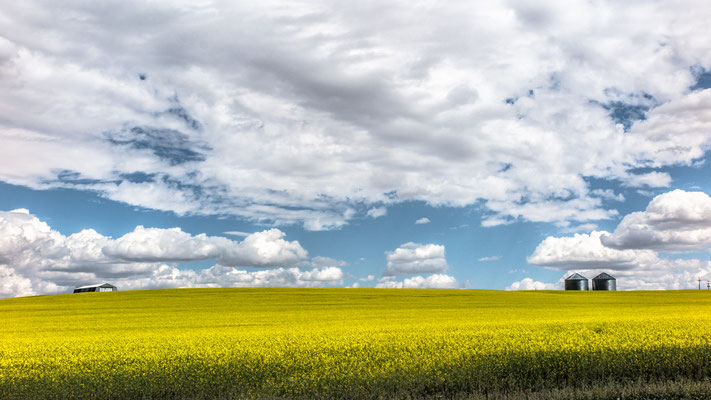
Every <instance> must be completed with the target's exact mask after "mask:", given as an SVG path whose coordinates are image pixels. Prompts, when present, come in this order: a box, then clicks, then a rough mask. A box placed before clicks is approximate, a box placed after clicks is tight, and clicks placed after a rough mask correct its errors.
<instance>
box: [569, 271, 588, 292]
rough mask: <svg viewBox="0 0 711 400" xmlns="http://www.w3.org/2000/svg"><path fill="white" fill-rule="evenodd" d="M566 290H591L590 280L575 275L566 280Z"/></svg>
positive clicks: (577, 274)
mask: <svg viewBox="0 0 711 400" xmlns="http://www.w3.org/2000/svg"><path fill="white" fill-rule="evenodd" d="M565 290H590V289H589V286H588V278H586V277H584V276H582V275H580V274H579V273H577V272H576V273H574V274H573V275H570V276H569V277H567V278H565Z"/></svg>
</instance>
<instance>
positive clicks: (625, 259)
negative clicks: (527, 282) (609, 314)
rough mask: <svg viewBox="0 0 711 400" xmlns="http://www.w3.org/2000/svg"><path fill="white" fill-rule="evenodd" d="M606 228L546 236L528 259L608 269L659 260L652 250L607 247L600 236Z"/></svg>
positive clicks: (561, 266)
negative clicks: (561, 235) (568, 234)
mask: <svg viewBox="0 0 711 400" xmlns="http://www.w3.org/2000/svg"><path fill="white" fill-rule="evenodd" d="M606 234H608V232H605V231H593V232H591V233H590V234H585V233H576V234H575V235H573V236H564V237H554V236H549V237H547V238H545V239H544V240H543V241H542V242H541V243H540V244H539V245H538V246H537V247H536V249H535V250H534V251H533V254H531V255H530V256H528V257H527V258H526V261H528V263H529V264H533V265H539V266H546V267H551V268H556V269H564V270H567V269H570V268H588V269H592V268H607V269H612V270H616V271H620V270H629V269H636V268H650V267H652V266H654V265H656V264H657V263H659V262H660V259H659V257H658V256H657V253H655V252H654V251H652V250H617V249H612V248H609V247H605V246H603V245H602V243H601V242H600V237H601V236H603V235H606Z"/></svg>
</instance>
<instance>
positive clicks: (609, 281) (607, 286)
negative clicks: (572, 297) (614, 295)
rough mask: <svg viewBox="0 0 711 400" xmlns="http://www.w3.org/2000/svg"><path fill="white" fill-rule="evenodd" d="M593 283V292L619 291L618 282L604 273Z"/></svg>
mask: <svg viewBox="0 0 711 400" xmlns="http://www.w3.org/2000/svg"><path fill="white" fill-rule="evenodd" d="M592 281H593V282H592V286H593V290H617V280H616V279H615V278H613V277H612V276H610V275H609V274H606V273H604V272H603V273H601V274H600V275H598V276H596V277H594V278H593V280H592Z"/></svg>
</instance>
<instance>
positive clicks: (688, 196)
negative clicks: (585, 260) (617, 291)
mask: <svg viewBox="0 0 711 400" xmlns="http://www.w3.org/2000/svg"><path fill="white" fill-rule="evenodd" d="M601 240H602V243H603V244H604V245H605V246H608V247H612V248H616V249H654V250H672V251H685V250H687V251H688V250H702V249H705V248H708V247H710V246H711V197H710V196H709V195H708V194H706V193H704V192H686V191H683V190H679V189H677V190H674V191H671V192H667V193H664V194H660V195H659V196H656V197H655V198H654V199H652V201H651V202H650V203H649V205H648V206H647V209H646V210H645V211H643V212H634V213H631V214H628V215H626V216H625V217H624V218H623V219H622V222H620V224H619V225H618V226H617V228H616V229H615V231H614V232H613V233H612V234H611V235H604V236H602V237H601Z"/></svg>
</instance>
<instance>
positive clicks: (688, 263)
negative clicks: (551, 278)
mask: <svg viewBox="0 0 711 400" xmlns="http://www.w3.org/2000/svg"><path fill="white" fill-rule="evenodd" d="M704 196H705V195H702V194H698V193H697V194H696V195H694V196H688V193H686V192H682V191H673V192H669V193H666V194H664V195H660V196H657V197H656V198H655V199H654V200H653V201H652V202H651V203H650V205H649V206H648V207H647V211H645V212H644V213H632V214H629V215H627V216H626V217H625V218H623V220H622V222H621V223H620V225H619V226H618V228H617V230H616V231H615V232H617V233H619V232H625V233H626V232H628V231H629V227H630V226H632V227H635V228H637V229H639V231H641V232H643V233H645V235H640V234H638V235H636V236H634V237H636V238H637V241H635V242H634V243H637V244H639V243H646V245H645V247H647V248H644V249H643V248H635V247H642V246H637V245H636V246H629V247H630V248H622V249H617V248H612V247H608V246H606V245H604V244H603V243H604V242H605V241H606V240H608V238H610V237H611V236H610V233H608V232H605V231H593V232H591V233H590V234H575V235H573V236H567V237H553V236H549V237H547V238H546V239H544V240H543V241H542V242H541V243H540V244H539V245H538V246H537V247H536V249H535V250H534V252H533V254H531V255H530V256H529V257H528V258H527V261H528V263H529V264H533V265H538V266H544V267H548V268H553V269H559V270H565V271H566V273H565V275H564V276H562V277H561V279H564V278H565V277H566V276H568V275H570V274H571V273H572V272H579V273H581V274H583V275H584V276H586V277H588V278H592V277H594V276H596V275H597V274H599V273H600V272H608V273H611V274H612V275H613V276H614V277H615V278H617V287H618V288H619V289H622V290H626V289H690V288H694V287H695V285H696V283H695V282H696V279H697V277H701V278H702V279H711V262H708V261H701V260H697V259H670V258H663V257H660V256H659V254H658V253H657V252H656V251H654V250H652V249H653V248H660V247H664V248H674V249H679V248H691V249H693V248H695V247H696V246H699V242H696V243H694V242H693V241H689V240H686V241H683V242H680V241H679V237H683V235H677V236H667V237H666V238H669V237H671V238H673V239H674V241H672V240H656V241H655V240H651V239H650V237H652V238H654V237H659V236H653V235H650V234H649V231H650V230H652V229H651V228H649V226H645V225H644V224H645V223H650V221H651V222H652V223H653V224H656V225H653V226H654V227H655V228H659V227H663V228H664V229H681V231H682V233H683V229H684V228H685V227H686V228H691V227H699V226H703V223H702V222H700V221H703V218H704V217H703V215H705V214H704V213H705V212H706V211H705V210H704V206H703V205H705V204H706V201H707V200H706V199H705V197H704ZM689 197H691V198H689ZM706 197H708V196H706ZM694 199H696V200H698V201H694ZM680 200H685V201H681V202H680ZM680 204H684V206H681V205H680ZM686 207H688V209H687V208H686ZM680 208H681V209H680ZM682 209H683V210H682ZM640 221H643V223H639V222H640ZM697 222H698V223H699V224H695V223H697ZM620 227H622V228H623V229H620ZM614 236H615V235H614V234H613V235H612V237H614ZM620 237H621V238H622V239H620V240H621V241H623V240H628V239H629V237H630V236H625V235H620V236H618V238H620ZM661 237H665V236H661ZM689 237H694V238H698V237H700V236H699V235H696V236H694V235H690V236H689ZM642 239H644V240H642ZM660 243H661V244H663V246H661V245H660ZM680 243H683V244H684V246H681V245H680ZM692 244H693V245H692ZM687 246H688V247H687ZM560 283H561V282H559V284H560ZM527 284H528V285H529V286H530V285H532V284H534V283H533V282H528V283H524V282H523V281H521V282H518V285H517V286H519V287H523V286H526V285H527ZM510 288H512V289H515V287H514V285H512V286H510Z"/></svg>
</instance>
